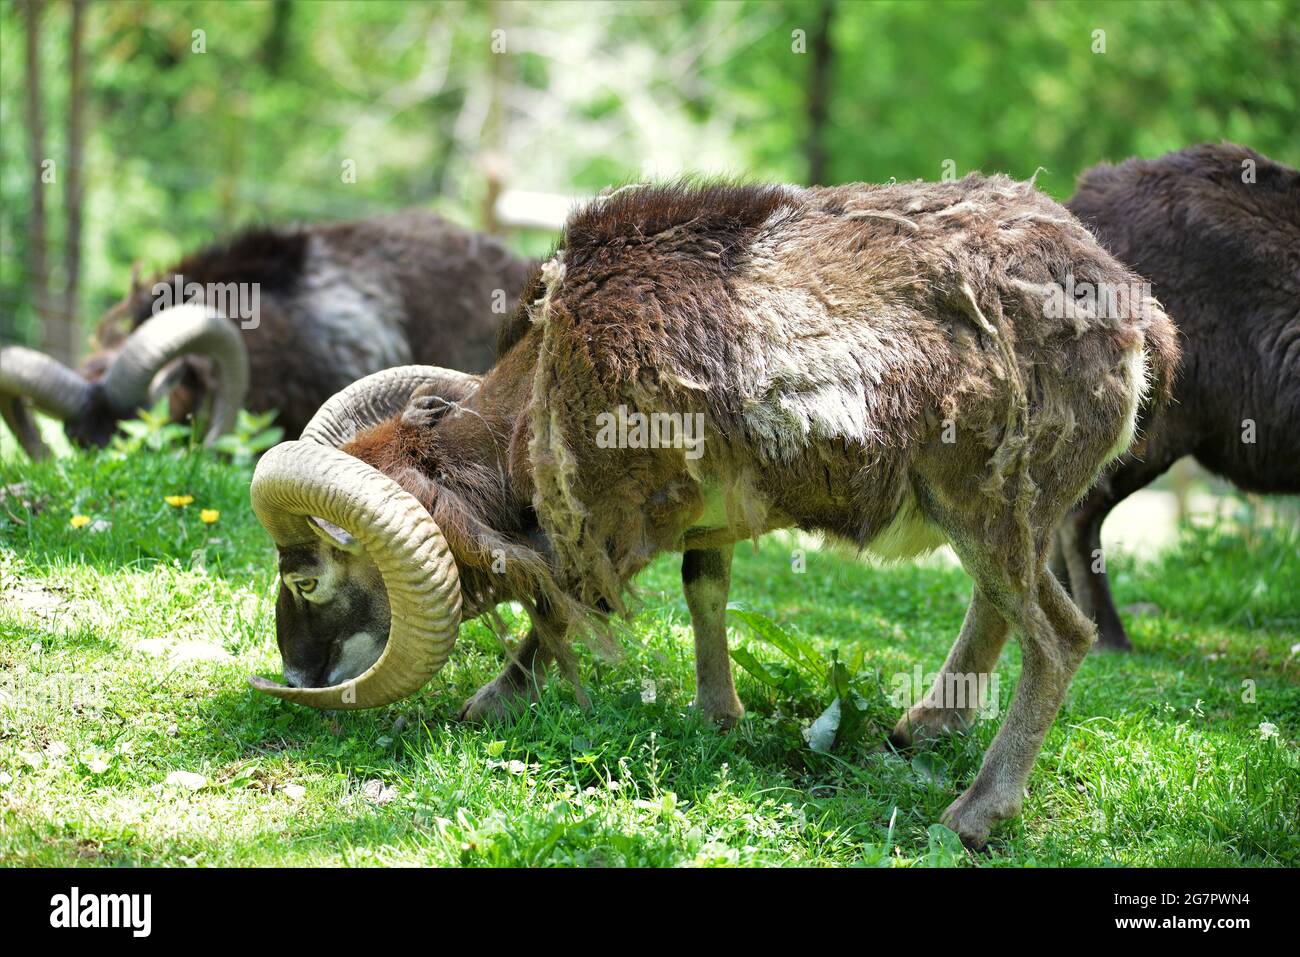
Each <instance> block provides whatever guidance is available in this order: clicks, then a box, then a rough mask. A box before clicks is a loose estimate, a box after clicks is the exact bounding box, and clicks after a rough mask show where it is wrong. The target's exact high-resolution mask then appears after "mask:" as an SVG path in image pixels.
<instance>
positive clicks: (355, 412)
mask: <svg viewBox="0 0 1300 957" xmlns="http://www.w3.org/2000/svg"><path fill="white" fill-rule="evenodd" d="M482 381H483V380H482V378H481V377H479V376H475V375H466V374H465V373H464V372H457V371H456V370H454V369H443V368H440V367H438V366H396V367H394V368H392V369H385V370H384V371H383V372H376V373H374V374H373V375H368V376H366V377H365V378H362V379H358V380H357V381H356V382H354V383H352V384H351V385H350V386H348V387H347V388H346V389H344V390H343V391H341V392H338V393H336V394H335V395H333V396H332V397H331V398H329V399H327V400H326V402H325V404H324V405H322V406H321V407H320V408H319V409H318V410H316V414H315V415H313V416H312V418H311V421H310V422H308V423H307V427H306V428H305V429H303V430H302V440H303V441H304V442H317V443H319V444H321V445H332V446H333V447H334V448H336V449H337V448H341V447H342V446H344V445H346V444H347V443H348V442H350V441H352V439H354V438H356V435H357V433H358V432H360V431H362V430H363V429H367V428H369V427H370V426H372V425H374V424H375V423H376V422H382V421H383V420H384V419H388V418H391V417H392V416H394V415H396V414H397V413H398V412H400V411H402V409H403V408H404V407H405V406H406V403H407V402H408V401H410V398H411V394H412V393H414V392H415V390H416V389H418V388H420V387H421V386H432V387H433V390H434V391H435V392H436V393H437V394H438V395H440V396H442V397H443V398H444V399H446V400H447V401H449V402H462V401H464V400H465V399H468V398H469V397H470V396H471V395H473V394H474V393H475V392H476V391H477V390H478V387H479V385H480V384H481V383H482Z"/></svg>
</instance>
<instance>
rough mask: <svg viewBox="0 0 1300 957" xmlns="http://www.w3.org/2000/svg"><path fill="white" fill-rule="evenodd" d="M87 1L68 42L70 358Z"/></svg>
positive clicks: (75, 8)
mask: <svg viewBox="0 0 1300 957" xmlns="http://www.w3.org/2000/svg"><path fill="white" fill-rule="evenodd" d="M85 13H86V0H72V30H71V33H70V34H69V43H68V84H69V86H68V168H67V171H66V179H65V180H64V188H65V194H64V196H65V198H64V202H65V204H66V205H67V207H68V209H67V217H68V231H67V235H66V236H65V237H64V244H65V246H64V249H65V253H64V258H65V269H66V272H65V274H64V284H63V307H62V309H61V310H60V315H61V318H62V319H63V320H64V322H63V323H62V325H63V326H64V329H65V331H66V334H67V339H68V341H67V347H68V354H69V357H72V356H74V355H75V354H76V350H77V340H78V338H79V337H78V336H77V333H78V332H79V331H80V330H79V325H80V324H79V323H78V321H77V319H78V315H79V313H78V310H77V290H78V287H79V285H80V283H81V206H82V196H83V187H82V181H81V165H82V162H83V155H82V154H83V153H84V149H83V146H84V143H85V134H86V130H85V114H86V83H85V62H84V59H85V58H84V56H83V55H82V39H83V36H84V33H85Z"/></svg>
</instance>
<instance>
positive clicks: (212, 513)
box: [199, 508, 221, 525]
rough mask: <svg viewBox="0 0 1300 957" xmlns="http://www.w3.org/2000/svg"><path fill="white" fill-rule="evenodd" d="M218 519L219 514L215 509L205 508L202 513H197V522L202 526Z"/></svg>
mask: <svg viewBox="0 0 1300 957" xmlns="http://www.w3.org/2000/svg"><path fill="white" fill-rule="evenodd" d="M220 517H221V513H220V512H218V511H217V510H216V509H215V508H205V509H204V510H203V511H201V512H199V521H200V522H202V523H203V524H204V525H211V524H212V523H213V522H215V521H216V520H217V519H219V518H220Z"/></svg>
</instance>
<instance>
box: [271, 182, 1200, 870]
mask: <svg viewBox="0 0 1300 957" xmlns="http://www.w3.org/2000/svg"><path fill="white" fill-rule="evenodd" d="M1075 281H1077V282H1079V283H1091V284H1094V285H1095V286H1097V287H1106V288H1109V287H1124V288H1132V287H1134V286H1136V285H1138V283H1139V281H1138V277H1136V276H1135V275H1133V274H1132V273H1131V272H1129V271H1128V270H1127V269H1126V268H1125V267H1124V266H1122V265H1121V264H1119V263H1118V262H1117V261H1116V260H1115V259H1113V258H1112V257H1111V256H1109V255H1108V254H1107V253H1106V252H1105V251H1104V250H1103V249H1102V248H1101V247H1100V246H1099V245H1098V244H1097V243H1096V242H1095V240H1093V238H1092V237H1091V236H1090V235H1089V234H1088V232H1087V230H1085V229H1084V228H1083V227H1082V226H1080V225H1079V223H1078V221H1077V220H1075V219H1074V218H1073V217H1072V216H1071V215H1070V214H1069V213H1068V212H1067V211H1066V210H1064V209H1063V208H1062V207H1060V206H1059V205H1057V204H1056V203H1054V202H1052V201H1051V200H1050V199H1048V198H1046V197H1045V196H1043V195H1042V194H1040V193H1038V192H1036V191H1035V190H1034V189H1033V187H1032V185H1030V184H1025V183H1017V182H1013V181H1012V180H1009V179H1006V178H1004V177H990V178H985V177H981V176H969V177H967V178H965V179H963V180H961V181H960V182H953V183H940V184H924V183H908V184H899V185H889V186H865V185H854V186H844V187H836V188H831V189H798V188H789V187H781V186H755V187H730V186H710V187H702V188H692V187H683V186H668V187H650V188H635V189H628V190H623V191H619V192H616V193H614V194H613V195H612V196H610V197H608V198H605V199H602V200H598V201H595V202H593V203H592V204H590V205H589V206H587V207H586V208H585V209H583V210H581V211H579V212H578V213H577V214H576V215H574V216H573V217H572V218H571V219H570V220H569V222H568V225H567V227H566V229H565V232H564V237H563V240H562V242H561V244H560V247H559V249H558V251H557V252H556V254H555V255H554V257H553V258H552V259H550V261H549V262H547V263H546V264H545V266H544V267H543V268H542V269H541V271H540V273H539V274H537V275H536V276H535V277H534V278H533V279H532V281H531V282H530V285H529V287H528V289H527V291H526V292H525V294H524V297H523V303H522V305H521V306H520V312H519V316H518V317H517V321H516V322H515V323H514V325H513V326H512V328H514V329H515V330H516V333H521V335H519V336H518V341H517V342H516V343H515V344H514V345H513V347H512V348H510V350H509V351H508V352H507V353H506V354H505V355H504V356H503V357H502V358H501V360H500V361H499V362H498V363H497V365H496V366H495V367H494V368H493V369H492V370H491V371H490V372H489V373H488V374H487V375H486V376H484V377H483V378H482V379H481V380H480V379H478V378H476V377H469V376H462V375H458V374H456V373H451V372H447V371H441V370H419V369H415V370H392V371H390V372H388V373H384V374H382V375H381V376H376V377H372V380H371V381H363V382H361V383H358V384H356V385H354V386H353V387H352V388H351V389H350V390H348V392H347V393H345V394H343V395H341V396H338V397H336V398H335V399H334V400H331V402H330V403H328V404H327V405H326V407H325V408H323V409H322V410H321V412H320V413H319V414H318V417H317V420H316V421H315V422H314V423H313V424H312V425H311V426H309V428H308V430H307V434H306V435H305V436H304V441H299V442H288V443H283V444H282V445H280V446H278V447H277V448H275V449H272V450H271V451H270V452H269V453H268V454H267V455H266V456H265V457H264V458H263V460H262V462H261V463H260V464H259V466H258V469H257V473H256V474H255V476H254V479H253V487H252V499H253V505H254V508H255V509H256V511H257V514H258V516H259V518H260V519H261V521H262V523H263V524H264V525H265V527H266V528H267V530H268V531H269V532H270V533H271V535H272V537H273V538H274V539H275V541H276V543H277V545H278V546H279V549H280V551H279V556H280V558H279V560H280V572H281V589H280V598H279V603H278V605H277V613H276V627H277V634H278V638H279V643H280V649H281V653H282V655H283V657H284V662H285V674H286V678H287V679H288V680H289V681H290V683H291V684H292V685H294V686H295V687H282V686H279V685H273V684H271V683H269V682H266V681H263V680H261V679H257V680H256V681H255V684H256V685H257V687H259V688H262V689H263V690H266V691H269V692H270V693H273V694H276V695H279V696H281V697H284V698H287V699H289V700H294V701H299V702H302V703H306V704H310V705H313V706H317V707H331V708H336V707H373V706H376V705H380V704H383V703H386V702H388V701H391V700H395V699H396V698H397V697H400V696H402V695H406V694H410V693H412V692H413V691H415V690H416V689H418V688H419V687H420V686H421V685H422V684H423V683H424V682H425V681H426V680H427V679H428V678H429V676H430V675H431V674H432V673H433V672H434V671H436V670H437V668H438V667H439V666H440V665H441V664H442V662H443V661H445V660H446V657H447V655H448V654H449V653H450V650H451V646H452V643H453V642H454V640H455V636H456V630H457V627H458V624H459V622H460V620H461V619H462V618H463V617H469V616H473V615H478V614H481V613H484V612H486V611H489V610H490V609H491V608H492V607H493V606H494V605H495V604H497V603H499V602H501V601H505V600H510V599H514V600H518V601H520V602H522V603H524V605H525V606H526V607H527V608H528V609H529V611H530V614H531V616H532V619H533V624H534V628H533V631H532V632H531V633H530V634H529V636H528V638H527V639H526V640H525V642H524V643H523V645H522V647H521V648H520V649H518V651H517V653H516V655H515V657H514V660H513V661H512V662H511V664H510V665H509V667H508V668H507V669H506V670H505V672H504V673H503V674H502V675H501V676H500V677H499V678H498V679H497V680H496V681H494V682H492V683H491V684H489V685H487V686H486V687H484V688H483V689H481V690H480V691H479V692H478V693H477V694H476V695H475V696H474V697H473V698H472V699H471V700H470V701H469V702H467V703H466V706H465V709H464V714H465V716H466V717H469V718H481V717H485V716H489V715H496V714H498V713H501V712H503V711H505V710H507V709H509V708H510V707H512V706H514V705H515V704H516V703H517V702H519V701H522V700H527V699H528V698H529V697H531V696H532V695H533V694H535V691H536V688H537V685H538V683H539V682H540V681H541V679H542V676H543V674H544V671H545V668H546V665H547V663H548V662H549V661H551V660H558V662H559V665H560V667H561V670H562V671H564V672H565V673H566V674H568V675H569V676H573V675H574V668H573V660H572V656H571V654H570V652H569V649H568V647H567V644H566V642H567V640H568V638H569V637H570V636H572V635H573V634H575V633H577V632H581V631H586V630H588V626H590V625H593V624H594V625H595V626H596V627H597V628H598V627H599V624H600V621H601V616H602V614H603V613H604V612H606V611H608V610H621V609H622V607H623V600H624V591H625V588H626V586H627V585H628V582H629V581H630V580H631V579H632V577H633V576H634V575H636V573H637V572H638V571H640V570H641V569H642V568H643V567H644V566H645V565H646V564H647V563H648V562H649V561H650V560H651V559H652V558H653V557H654V556H655V555H656V554H658V553H660V552H662V551H665V550H667V551H680V552H683V553H684V561H683V566H682V572H683V584H684V588H685V593H686V600H687V604H688V606H689V608H690V611H691V617H692V622H693V624H694V629H695V643H696V663H697V665H696V668H697V672H696V674H697V690H696V704H697V706H698V707H699V708H700V709H701V710H702V711H703V712H704V713H705V714H707V715H708V716H710V717H711V718H714V719H716V720H718V721H719V722H721V723H724V724H727V723H730V722H733V721H735V720H736V719H737V718H739V717H740V715H741V713H742V711H743V709H742V707H741V704H740V701H739V700H738V699H737V697H736V692H735V688H734V685H733V683H732V676H731V670H730V662H729V659H728V652H727V641H726V628H725V620H724V608H725V604H726V596H727V590H728V579H729V570H730V564H731V556H732V548H733V545H734V543H735V542H737V541H739V540H743V539H746V538H752V537H755V536H758V535H761V534H763V533H764V532H766V531H769V530H771V529H776V528H786V527H799V528H803V529H808V530H811V531H817V532H822V533H825V534H828V535H831V536H834V537H836V538H839V539H843V540H846V541H848V542H850V543H852V544H853V545H855V546H858V547H861V548H864V549H867V550H870V551H872V552H874V553H877V554H880V555H884V556H887V557H903V556H907V555H912V554H916V553H917V552H920V551H924V550H926V549H928V548H932V547H934V546H935V545H937V544H939V543H941V542H943V541H945V540H947V541H949V542H951V543H952V545H953V547H954V548H955V549H956V551H957V554H958V555H959V556H960V557H961V560H962V563H963V565H964V566H965V568H966V569H967V570H968V571H969V572H970V574H971V576H972V577H973V578H974V579H975V589H974V594H973V598H972V602H971V606H970V610H969V612H968V614H967V618H966V622H965V624H964V625H963V627H962V631H961V634H960V636H959V637H958V639H957V642H956V645H955V646H954V648H953V651H952V653H951V655H950V656H949V658H948V661H947V662H946V664H945V665H944V669H943V673H942V674H941V675H940V677H939V679H938V680H937V681H936V684H935V687H934V688H933V689H932V690H931V691H930V693H929V695H928V696H927V697H926V698H925V699H924V700H923V701H922V702H921V703H920V704H918V705H916V706H915V707H913V708H912V709H911V710H910V711H909V712H908V713H907V714H906V715H904V716H903V718H902V719H901V720H900V721H899V723H898V726H897V728H896V729H895V731H894V740H895V742H896V743H898V744H899V745H903V746H905V745H907V744H910V743H911V741H912V739H913V737H914V736H918V735H924V734H928V733H934V732H940V731H944V730H950V729H956V728H961V727H964V726H966V725H967V724H969V723H970V722H971V721H973V720H974V716H975V714H976V712H977V710H978V708H979V706H980V702H978V701H953V700H950V699H949V697H948V696H947V694H946V692H945V689H946V688H949V687H952V686H953V684H954V682H953V681H952V676H963V680H964V676H968V675H987V674H988V673H989V672H990V671H992V669H994V668H995V667H996V663H997V660H998V657H999V654H1000V652H1001V650H1002V646H1003V644H1004V642H1005V640H1006V638H1007V636H1008V635H1009V634H1010V632H1011V631H1012V630H1013V629H1014V630H1015V631H1016V632H1017V633H1018V635H1019V638H1020V643H1021V647H1022V650H1023V661H1024V666H1023V672H1022V676H1021V680H1020V686H1019V688H1018V690H1017V692H1016V696H1015V700H1014V702H1013V704H1012V705H1011V708H1010V711H1009V712H1008V714H1007V716H1006V720H1005V722H1004V723H1003V725H1002V727H1001V729H1000V730H999V732H998V734H997V736H996V738H995V739H994V742H993V744H992V746H991V747H990V749H989V752H988V754H987V755H986V757H985V760H984V765H983V767H982V769H981V770H980V772H979V774H978V776H977V777H976V779H975V781H974V783H973V784H972V785H971V786H970V788H969V789H968V790H967V791H966V792H965V793H964V794H963V795H961V797H959V798H958V799H957V800H956V801H955V802H954V803H953V804H952V806H951V807H949V808H948V810H947V812H946V814H945V817H944V820H945V821H946V822H947V823H948V824H949V825H950V826H951V827H953V828H954V829H955V830H957V831H958V832H959V833H960V834H961V835H962V837H963V838H964V839H965V840H966V841H968V842H969V843H971V844H973V845H978V844H982V843H983V842H984V841H985V840H986V839H987V837H988V834H989V829H990V828H991V827H992V825H993V824H994V823H995V822H996V821H998V820H1001V819H1003V818H1006V817H1009V816H1012V815H1014V814H1016V813H1018V811H1019V808H1020V805H1021V801H1022V798H1023V794H1024V787H1025V783H1026V780H1027V778H1028V775H1029V771H1030V769H1031V767H1032V766H1033V763H1034V761H1035V759H1036V757H1037V755H1038V751H1039V749H1040V747H1041V744H1042V740H1043V736H1044V735H1045V734H1046V733H1047V729H1048V728H1049V727H1050V725H1051V723H1052V721H1053V720H1054V718H1055V716H1056V713H1057V710H1058V709H1059V707H1060V704H1061V701H1062V699H1063V697H1064V695H1065V691H1066V688H1067V687H1068V685H1069V682H1070V678H1071V677H1072V675H1073V673H1074V670H1075V668H1076V667H1077V666H1078V664H1079V662H1080V661H1081V660H1082V659H1083V657H1084V655H1085V654H1086V653H1087V651H1088V649H1089V648H1090V647H1091V645H1092V642H1093V638H1094V632H1093V629H1092V627H1091V625H1090V623H1089V622H1088V621H1087V619H1086V618H1084V616H1082V615H1081V614H1080V613H1079V611H1078V610H1077V609H1076V608H1075V607H1074V606H1073V605H1072V604H1071V602H1070V599H1069V597H1068V595H1067V594H1066V592H1065V591H1064V589H1063V588H1062V587H1061V586H1060V584H1059V583H1058V582H1057V581H1056V579H1055V578H1054V577H1053V576H1052V575H1051V574H1048V573H1045V572H1044V563H1045V561H1046V557H1047V551H1048V546H1049V543H1050V537H1051V532H1052V529H1054V528H1055V527H1056V525H1057V523H1058V522H1059V521H1060V519H1061V517H1062V516H1064V515H1065V513H1066V512H1067V510H1068V509H1069V508H1070V506H1071V505H1072V504H1073V503H1074V502H1076V501H1077V500H1078V499H1079V497H1080V496H1081V495H1083V493H1084V492H1085V491H1086V490H1087V489H1088V487H1089V486H1090V485H1091V484H1092V482H1093V481H1094V480H1095V478H1096V476H1097V475H1098V473H1099V472H1100V471H1101V469H1102V468H1104V466H1105V465H1106V464H1107V463H1109V462H1110V461H1111V460H1113V459H1114V458H1115V457H1116V456H1118V455H1120V454H1121V453H1122V452H1124V450H1126V449H1127V448H1128V446H1129V443H1130V440H1131V438H1132V435H1133V429H1134V425H1135V423H1136V420H1137V414H1138V408H1139V406H1140V405H1141V404H1142V402H1143V401H1144V398H1145V397H1146V396H1147V395H1148V393H1149V392H1150V391H1152V387H1154V392H1155V393H1157V394H1159V393H1161V392H1162V391H1163V389H1164V388H1165V387H1166V386H1167V383H1168V381H1169V378H1170V375H1171V374H1172V369H1173V365H1174V362H1175V361H1176V347H1175V346H1174V336H1173V331H1172V326H1171V324H1170V323H1169V320H1168V319H1167V317H1166V316H1165V315H1164V313H1163V312H1161V310H1160V309H1159V307H1158V306H1157V305H1156V304H1155V302H1154V301H1152V300H1150V299H1146V298H1125V299H1115V300H1108V301H1109V302H1111V303H1112V304H1119V306H1120V308H1118V310H1117V311H1114V312H1107V311H1104V310H1101V309H1098V308H1096V307H1097V301H1095V300H1094V301H1088V300H1084V299H1078V300H1076V299H1074V298H1072V297H1071V298H1070V299H1069V300H1068V301H1067V300H1065V299H1063V297H1062V290H1063V289H1066V288H1072V283H1074V282H1075ZM421 382H424V383H425V385H424V386H423V387H421V386H420V383H421ZM398 409H400V410H401V411H400V412H399V413H398V414H393V410H398ZM633 415H642V416H645V417H646V418H645V419H642V420H638V421H639V422H640V423H642V425H644V423H645V422H650V423H654V425H653V427H652V428H651V429H650V430H649V431H648V432H647V431H645V430H644V429H642V430H641V431H638V432H637V433H636V434H635V435H633V434H632V433H626V434H625V433H624V432H623V431H620V430H619V429H612V428H611V423H612V422H613V421H614V420H615V419H617V418H619V417H622V418H624V419H627V418H628V417H629V416H633ZM629 421H630V420H629ZM340 423H343V426H342V427H341V426H340ZM370 423H377V424H375V425H373V426H370V427H367V426H369V425H370ZM358 430H360V431H358ZM331 446H342V448H341V450H340V449H339V448H335V447H331Z"/></svg>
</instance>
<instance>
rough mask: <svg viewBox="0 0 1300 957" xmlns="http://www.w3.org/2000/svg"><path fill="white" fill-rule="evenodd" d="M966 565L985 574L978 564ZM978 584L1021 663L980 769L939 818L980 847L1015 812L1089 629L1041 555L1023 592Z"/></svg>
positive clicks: (1084, 648) (1080, 657)
mask: <svg viewBox="0 0 1300 957" xmlns="http://www.w3.org/2000/svg"><path fill="white" fill-rule="evenodd" d="M968 570H970V571H972V573H973V574H977V573H978V574H987V568H985V569H980V568H979V565H978V564H976V565H975V567H974V568H972V567H971V566H970V565H968ZM1009 580H1010V581H1015V580H1017V579H1015V578H1011V579H1009ZM979 584H980V587H981V589H984V590H986V591H988V592H989V593H991V594H996V595H997V598H996V599H995V600H996V603H997V605H998V608H999V610H1000V611H1001V612H1002V614H1003V615H1004V616H1005V617H1006V618H1007V619H1008V620H1010V621H1011V622H1012V623H1013V624H1014V626H1015V628H1016V630H1017V632H1018V633H1019V636H1020V647H1021V657H1022V662H1023V664H1022V667H1021V673H1020V683H1019V685H1018V686H1017V688H1016V694H1015V698H1014V700H1013V701H1012V703H1011V707H1010V709H1009V710H1008V711H1007V716H1006V718H1005V719H1004V720H1003V722H1002V727H1001V728H999V729H998V733H997V735H996V736H995V737H994V738H993V743H992V744H991V745H989V749H988V751H987V752H986V753H985V755H984V763H983V764H982V765H981V767H980V770H979V773H978V774H977V775H976V776H975V780H974V782H973V783H972V784H971V786H970V787H969V788H967V789H966V791H965V792H964V793H963V794H962V795H961V796H960V797H958V798H957V800H956V801H954V802H953V803H952V804H951V805H950V806H949V807H948V810H947V811H945V812H944V815H943V823H944V824H946V825H948V827H950V828H952V829H953V830H954V831H956V832H957V833H958V834H960V835H961V838H962V840H963V841H965V842H966V843H967V844H968V845H970V846H972V847H982V846H983V845H984V843H985V842H986V841H987V840H988V836H989V831H990V830H991V829H992V827H993V825H994V824H996V823H997V822H998V821H1001V820H1005V819H1006V818H1010V817H1014V816H1015V815H1017V814H1019V813H1020V806H1021V802H1022V799H1023V796H1024V790H1025V784H1026V782H1027V781H1028V780H1029V772H1030V771H1031V770H1032V769H1033V766H1034V762H1035V761H1036V760H1037V759H1038V754H1039V751H1040V750H1041V749H1042V746H1043V739H1044V738H1045V737H1046V736H1047V731H1048V729H1049V728H1050V727H1051V726H1052V722H1053V721H1055V720H1056V715H1057V712H1058V711H1060V708H1061V703H1062V702H1063V701H1064V700H1065V692H1066V689H1068V688H1069V686H1070V680H1071V679H1072V678H1073V677H1074V673H1075V671H1076V670H1077V669H1078V667H1079V662H1081V661H1082V660H1083V658H1084V657H1085V656H1086V655H1087V653H1088V649H1089V648H1090V647H1091V646H1092V643H1093V639H1094V634H1095V633H1094V631H1093V627H1092V623H1091V622H1089V621H1088V619H1087V618H1085V617H1084V616H1083V614H1082V613H1081V612H1080V611H1079V609H1078V608H1076V607H1075V606H1074V604H1073V602H1071V601H1070V598H1069V596H1068V595H1067V594H1066V593H1065V590H1064V589H1063V588H1062V587H1061V584H1060V582H1058V581H1057V580H1056V577H1055V576H1054V575H1052V574H1051V573H1050V572H1049V571H1048V570H1047V568H1046V567H1044V565H1043V564H1042V563H1041V561H1040V563H1039V564H1038V568H1037V574H1036V575H1035V585H1034V588H1033V592H1032V593H1031V594H1029V595H1024V594H1023V593H1017V590H1016V589H1014V588H1006V587H1003V588H999V587H998V586H999V583H998V582H996V581H995V580H989V581H985V580H981V581H980V583H979ZM1002 584H1003V585H1005V584H1006V580H1004V582H1003V583H1002Z"/></svg>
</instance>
